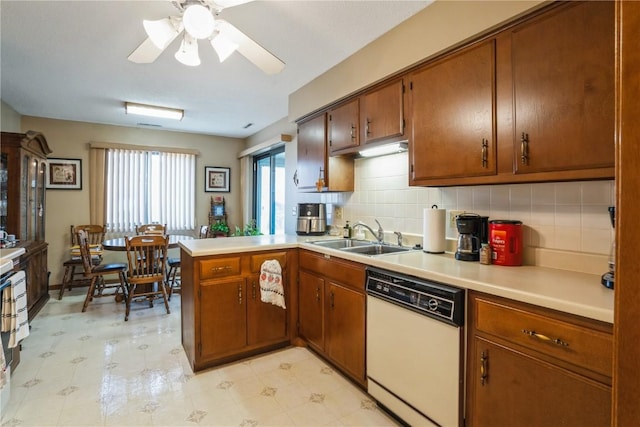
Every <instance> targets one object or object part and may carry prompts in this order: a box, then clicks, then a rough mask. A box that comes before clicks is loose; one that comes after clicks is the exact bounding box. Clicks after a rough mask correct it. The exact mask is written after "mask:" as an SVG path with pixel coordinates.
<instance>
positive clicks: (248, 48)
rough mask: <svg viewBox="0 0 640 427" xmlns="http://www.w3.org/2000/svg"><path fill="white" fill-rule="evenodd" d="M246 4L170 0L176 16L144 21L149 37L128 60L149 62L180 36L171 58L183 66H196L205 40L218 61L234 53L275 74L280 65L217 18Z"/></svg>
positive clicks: (230, 0)
mask: <svg viewBox="0 0 640 427" xmlns="http://www.w3.org/2000/svg"><path fill="white" fill-rule="evenodd" d="M250 1H252V0H215V1H213V0H182V1H172V2H171V3H172V4H173V5H174V6H175V7H176V8H177V9H178V10H179V11H180V15H174V16H169V17H167V18H163V19H160V20H157V21H149V20H146V19H145V20H144V21H143V25H144V29H145V31H146V32H147V35H148V36H149V37H148V38H147V39H146V40H145V41H144V42H142V44H140V46H138V47H137V48H136V49H135V50H134V51H133V52H132V53H131V54H130V55H129V57H128V59H129V61H131V62H135V63H138V64H148V63H151V62H153V61H155V60H156V59H157V58H158V57H159V56H160V54H162V52H164V50H165V49H166V48H167V47H168V46H169V45H170V44H171V42H173V41H174V40H175V39H176V38H177V37H178V36H179V35H180V34H183V36H182V37H183V38H182V42H181V43H180V48H179V49H178V51H177V52H176V53H175V58H176V59H177V60H178V61H179V62H181V63H183V64H185V65H190V66H197V65H200V57H199V56H198V40H201V39H205V40H208V41H209V42H210V43H211V46H212V47H213V49H214V50H215V51H216V53H217V55H218V58H219V59H220V62H223V61H224V60H225V59H227V58H228V57H229V55H231V54H232V53H233V52H235V51H236V50H237V51H238V52H239V53H240V54H242V55H243V56H244V57H245V58H247V59H248V60H249V61H251V62H253V63H254V64H255V65H256V66H257V67H258V68H260V69H261V70H262V71H264V72H265V73H266V74H277V73H279V72H280V71H282V70H283V69H284V65H285V64H284V62H282V61H281V60H280V59H278V58H277V57H276V56H275V55H273V54H272V53H270V52H269V51H268V50H266V49H265V48H263V47H262V46H260V45H259V44H258V43H256V42H255V41H254V40H252V39H251V38H250V37H248V36H247V35H246V34H244V33H243V32H242V31H240V30H238V29H237V28H236V27H234V26H233V25H231V24H230V23H229V22H227V21H225V20H224V19H220V18H218V15H219V14H220V12H221V11H222V9H224V8H227V7H233V6H237V5H240V4H243V3H248V2H250Z"/></svg>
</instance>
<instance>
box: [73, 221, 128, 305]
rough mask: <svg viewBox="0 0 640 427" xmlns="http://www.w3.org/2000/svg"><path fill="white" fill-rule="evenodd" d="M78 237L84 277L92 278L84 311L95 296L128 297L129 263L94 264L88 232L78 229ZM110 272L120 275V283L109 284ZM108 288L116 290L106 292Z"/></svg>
mask: <svg viewBox="0 0 640 427" xmlns="http://www.w3.org/2000/svg"><path fill="white" fill-rule="evenodd" d="M76 238H77V242H78V246H79V247H80V257H81V259H82V265H83V268H84V277H85V278H87V279H89V280H91V281H90V283H89V289H88V290H87V296H86V298H85V299H84V305H83V306H82V312H85V311H86V310H87V306H88V305H89V302H91V301H92V300H93V298H95V297H102V296H109V295H115V296H116V300H118V299H120V298H122V299H126V293H127V289H126V288H125V284H126V280H127V279H126V275H125V273H126V271H127V265H126V264H124V263H107V264H99V265H94V264H93V261H92V260H93V257H92V255H91V249H90V246H89V239H88V234H87V232H86V231H84V230H82V229H80V230H78V232H77V233H76ZM108 274H116V275H117V276H118V283H117V284H115V285H112V284H107V283H106V282H105V280H104V276H106V275H108ZM107 289H114V292H113V293H105V292H104V291H105V290H107Z"/></svg>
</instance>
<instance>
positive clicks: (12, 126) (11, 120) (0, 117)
mask: <svg viewBox="0 0 640 427" xmlns="http://www.w3.org/2000/svg"><path fill="white" fill-rule="evenodd" d="M20 119H21V116H20V114H18V112H17V111H16V110H14V109H13V108H11V106H10V105H9V104H7V103H5V102H4V101H1V102H0V126H2V131H3V132H21V130H22V129H21V128H20Z"/></svg>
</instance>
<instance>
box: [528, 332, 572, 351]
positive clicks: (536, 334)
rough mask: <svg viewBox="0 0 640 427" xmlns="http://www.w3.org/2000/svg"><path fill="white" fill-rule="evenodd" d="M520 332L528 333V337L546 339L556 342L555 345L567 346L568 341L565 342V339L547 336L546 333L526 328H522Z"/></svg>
mask: <svg viewBox="0 0 640 427" xmlns="http://www.w3.org/2000/svg"><path fill="white" fill-rule="evenodd" d="M522 333H523V334H525V335H529V336H530V337H534V338H538V339H539V340H541V341H548V342H551V343H553V344H557V345H559V346H562V347H569V343H568V342H566V341H562V340H561V339H560V338H549V337H548V336H546V335H543V334H539V333H537V332H536V331H529V330H527V329H523V330H522Z"/></svg>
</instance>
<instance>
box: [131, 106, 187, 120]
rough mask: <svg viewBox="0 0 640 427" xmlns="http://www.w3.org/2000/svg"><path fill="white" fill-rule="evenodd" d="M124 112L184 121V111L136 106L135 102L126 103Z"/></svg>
mask: <svg viewBox="0 0 640 427" xmlns="http://www.w3.org/2000/svg"><path fill="white" fill-rule="evenodd" d="M124 111H125V113H127V114H135V115H138V116H148V117H160V118H163V119H174V120H182V118H183V117H184V110H180V109H178V108H167V107H156V106H155V105H145V104H136V103H135V102H125V103H124Z"/></svg>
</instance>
